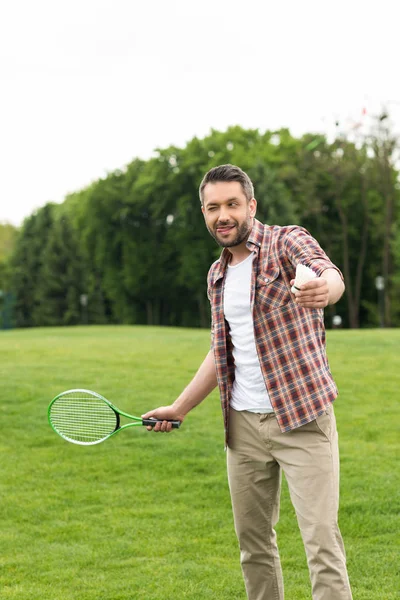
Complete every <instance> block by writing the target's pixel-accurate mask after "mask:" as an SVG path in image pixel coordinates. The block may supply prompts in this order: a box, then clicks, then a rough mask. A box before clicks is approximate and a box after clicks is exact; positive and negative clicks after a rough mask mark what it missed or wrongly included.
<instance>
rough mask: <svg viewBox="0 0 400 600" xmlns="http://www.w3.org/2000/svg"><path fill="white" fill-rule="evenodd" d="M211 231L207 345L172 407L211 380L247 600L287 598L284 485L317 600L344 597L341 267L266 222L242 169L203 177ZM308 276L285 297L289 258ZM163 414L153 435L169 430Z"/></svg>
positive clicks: (179, 414)
mask: <svg viewBox="0 0 400 600" xmlns="http://www.w3.org/2000/svg"><path fill="white" fill-rule="evenodd" d="M200 201H201V208H202V211H203V215H204V219H205V223H206V226H207V229H208V231H209V232H210V234H211V235H212V236H213V238H214V239H215V240H216V242H217V243H218V244H219V245H220V246H222V247H223V248H224V250H223V251H222V254H221V256H220V258H219V259H218V260H217V261H216V262H215V263H214V264H213V265H212V266H211V268H210V271H209V274H208V296H209V299H210V303H211V312H212V344H211V350H210V352H209V353H208V354H207V356H206V358H205V360H204V362H203V363H202V365H201V366H200V368H199V370H198V372H197V373H196V375H195V376H194V378H193V379H192V381H191V382H190V383H189V385H188V386H187V388H186V389H185V390H184V391H183V392H182V394H181V395H180V396H179V397H178V398H177V400H176V401H175V402H174V403H173V404H172V405H171V406H165V407H160V408H158V409H156V410H153V411H150V412H149V413H147V414H146V415H143V416H144V417H146V418H149V417H155V418H157V419H180V420H181V421H182V420H183V419H184V418H185V416H186V414H187V413H188V412H189V411H190V410H191V409H192V408H194V407H195V406H197V405H198V404H199V403H200V402H201V401H202V400H204V398H206V397H207V396H208V394H209V393H210V392H211V391H212V390H213V389H214V388H215V387H216V386H217V385H218V386H219V391H220V397H221V404H222V411H223V417H224V425H225V439H226V446H227V467H228V480H229V488H230V493H231V500H232V508H233V515H234V522H235V530H236V534H237V536H238V540H239V546H240V557H241V566H242V571H243V576H244V580H245V585H246V590H247V597H248V599H249V600H272V599H276V600H283V598H284V592H283V579H282V572H281V566H280V561H279V553H278V547H277V542H276V534H275V530H274V527H275V525H276V523H277V521H278V515H279V496H280V484H281V473H282V472H283V473H284V474H285V477H286V480H287V482H288V487H289V491H290V496H291V500H292V503H293V506H294V508H295V511H296V515H297V520H298V524H299V527H300V532H301V535H302V538H303V542H304V547H305V551H306V555H307V561H308V566H309V571H310V578H311V585H312V597H313V599H314V600H351V598H352V595H351V591H350V584H349V580H348V576H347V570H346V559H345V552H344V547H343V542H342V537H341V534H340V530H339V527H338V520H337V516H338V503H339V466H338V465H339V455H338V438H337V430H336V422H335V416H334V412H333V407H332V402H333V401H334V399H335V398H336V396H337V389H336V385H335V382H334V380H333V378H332V375H331V373H330V370H329V365H328V360H327V357H326V351H325V330H324V324H323V308H324V307H326V306H327V305H328V304H333V303H335V302H337V301H338V300H339V298H340V297H341V296H342V294H343V291H344V283H343V278H342V275H341V273H340V271H339V269H338V268H337V267H336V266H335V265H334V264H333V263H332V262H331V261H330V260H329V258H328V256H327V255H326V254H325V252H324V251H323V250H322V248H321V247H320V246H319V244H318V242H317V241H316V240H315V239H314V238H313V237H312V236H311V235H310V234H309V233H308V232H307V231H306V230H305V229H303V228H302V227H297V226H287V227H278V226H270V225H263V224H262V223H260V222H259V221H258V220H257V219H256V218H255V214H256V209H257V201H256V200H255V198H254V190H253V185H252V182H251V180H250V179H249V177H248V176H247V174H246V173H244V172H243V171H242V170H241V169H240V168H239V167H236V166H234V165H222V166H219V167H215V168H214V169H211V170H210V171H209V172H208V173H206V175H205V176H204V178H203V181H202V182H201V185H200ZM298 264H304V265H306V266H308V267H309V268H311V269H313V270H314V271H315V273H316V275H317V276H316V278H315V279H313V280H312V281H310V282H308V283H305V284H303V285H302V286H300V291H298V292H296V294H295V295H294V294H292V292H291V286H292V284H293V281H294V275H295V270H296V266H297V265H298ZM170 430H171V425H170V424H169V423H167V421H163V423H160V424H157V425H156V426H155V427H154V431H170Z"/></svg>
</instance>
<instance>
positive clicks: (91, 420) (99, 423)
mask: <svg viewBox="0 0 400 600" xmlns="http://www.w3.org/2000/svg"><path fill="white" fill-rule="evenodd" d="M151 412H152V413H153V412H157V411H151ZM47 415H48V419H49V423H50V425H51V427H52V428H53V429H54V431H55V432H56V433H58V435H60V436H61V437H62V438H63V439H64V440H67V442H72V443H73V444H80V445H82V446H91V445H93V444H99V443H100V442H104V441H105V440H107V439H108V438H109V437H111V436H112V435H114V434H115V433H118V431H121V430H122V429H127V428H128V427H135V426H142V425H145V426H147V427H154V426H155V425H157V424H158V423H161V424H163V426H164V428H165V426H166V425H165V419H159V420H158V419H154V418H141V417H134V416H132V415H129V414H127V413H125V412H123V411H122V410H119V409H118V408H117V407H116V406H114V405H113V404H111V402H109V401H108V400H106V398H104V397H103V396H101V395H100V394H97V393H96V392H91V391H90V390H82V389H76V390H68V391H66V392H62V393H61V394H58V396H56V397H55V398H54V399H53V400H52V401H51V402H50V405H49V408H48V411H47ZM121 416H122V417H126V418H127V419H131V420H132V421H133V423H127V424H126V425H121V424H120V420H121V419H120V417H121ZM144 417H146V415H144ZM180 424H181V421H180V420H170V421H168V424H167V427H168V430H170V429H172V428H174V429H176V428H178V427H180Z"/></svg>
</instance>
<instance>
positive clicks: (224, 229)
mask: <svg viewBox="0 0 400 600" xmlns="http://www.w3.org/2000/svg"><path fill="white" fill-rule="evenodd" d="M234 228H235V225H223V226H221V225H220V226H219V227H217V233H219V234H220V235H227V234H228V233H230V232H231V231H232V229H234Z"/></svg>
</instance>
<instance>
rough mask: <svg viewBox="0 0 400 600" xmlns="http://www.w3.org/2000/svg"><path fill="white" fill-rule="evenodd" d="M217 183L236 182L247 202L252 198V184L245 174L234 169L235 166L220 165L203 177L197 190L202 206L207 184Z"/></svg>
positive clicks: (240, 170) (236, 168)
mask: <svg viewBox="0 0 400 600" xmlns="http://www.w3.org/2000/svg"><path fill="white" fill-rule="evenodd" d="M219 181H238V182H239V183H240V185H241V186H242V190H243V193H244V195H245V196H246V198H247V200H248V201H249V200H251V199H252V198H253V196H254V188H253V184H252V183H251V179H250V177H249V176H248V175H247V173H245V172H244V171H242V169H240V168H239V167H235V165H220V166H219V167H214V168H212V169H210V170H209V171H208V172H207V173H206V174H205V175H204V177H203V180H202V182H201V184H200V188H199V195H200V202H201V203H202V204H203V192H204V188H205V187H206V185H207V183H217V182H219Z"/></svg>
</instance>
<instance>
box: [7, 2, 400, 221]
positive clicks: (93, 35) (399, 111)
mask: <svg viewBox="0 0 400 600" xmlns="http://www.w3.org/2000/svg"><path fill="white" fill-rule="evenodd" d="M396 4H397V3H396V2H395V0H391V1H390V0H380V1H379V2H377V1H376V0H375V1H373V2H372V1H369V2H368V0H363V1H360V0H335V1H333V0H329V1H324V0H301V1H300V0H272V1H270V0H244V1H243V0H241V1H237V0H200V1H197V2H194V1H192V0H140V1H139V0H110V1H108V0H64V1H61V0H35V1H32V0H12V1H11V0H10V1H9V2H7V3H6V2H2V3H1V8H0V222H1V221H7V222H11V223H13V224H16V225H19V224H20V223H21V222H22V220H23V218H24V217H26V216H28V215H29V214H31V213H32V212H33V211H34V210H35V209H36V208H38V207H39V206H43V205H44V204H45V203H46V202H48V201H55V202H61V201H62V200H63V199H64V197H65V195H66V194H67V193H69V192H73V191H77V190H79V189H81V188H83V187H85V186H86V185H88V184H89V183H90V182H91V181H93V180H96V179H98V178H99V177H102V176H104V175H105V174H106V173H107V172H109V171H112V170H114V169H117V168H122V167H123V166H124V165H126V164H127V163H129V162H130V161H131V160H132V159H133V158H134V157H136V156H140V157H143V158H148V157H149V156H150V155H151V153H152V151H153V150H154V149H155V148H156V147H166V146H169V145H170V144H176V145H179V146H184V145H185V143H186V142H187V141H188V140H189V139H191V138H192V137H193V136H194V135H197V136H200V137H203V136H205V135H206V134H207V133H208V132H209V131H210V128H211V127H213V128H215V129H220V130H224V129H226V128H227V127H228V126H229V125H236V124H239V125H242V126H243V127H246V128H250V127H251V128H260V129H261V130H265V129H277V128H279V127H289V128H290V130H291V131H292V133H293V134H294V135H301V134H302V133H305V132H308V131H326V132H328V133H329V132H332V131H333V127H334V125H333V123H334V120H335V119H336V118H339V119H341V121H342V122H343V123H344V122H345V121H346V120H350V121H351V119H354V120H358V119H359V118H360V115H361V110H362V108H363V107H364V106H365V107H366V108H367V110H368V111H369V112H374V111H377V110H380V108H381V106H382V104H383V103H386V102H388V101H390V102H391V104H389V105H388V106H389V108H390V109H391V113H392V117H393V118H394V120H395V124H396V128H397V129H400V83H399V77H398V74H399V68H400V66H399V56H400V51H399V26H398V17H397V11H396ZM350 121H346V122H350Z"/></svg>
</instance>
